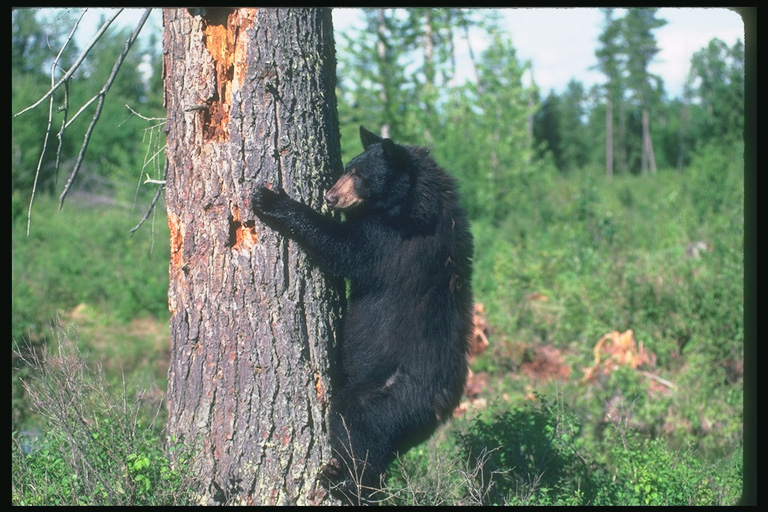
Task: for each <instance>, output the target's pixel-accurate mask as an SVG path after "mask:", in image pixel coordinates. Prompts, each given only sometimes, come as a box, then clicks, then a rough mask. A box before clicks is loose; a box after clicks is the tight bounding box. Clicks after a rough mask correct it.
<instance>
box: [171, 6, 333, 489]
mask: <svg viewBox="0 0 768 512" xmlns="http://www.w3.org/2000/svg"><path fill="white" fill-rule="evenodd" d="M163 23H164V35H163V53H164V56H163V64H164V80H165V102H166V108H167V111H168V119H167V127H166V129H167V149H166V154H167V158H168V175H167V183H166V190H167V191H166V203H167V208H168V224H169V227H170V231H171V262H170V269H169V272H170V289H169V291H168V305H169V309H170V312H171V340H172V341H171V343H172V346H171V363H170V369H169V375H168V380H169V382H168V411H169V428H168V432H169V435H170V436H171V439H172V440H173V441H174V442H175V443H177V444H182V445H183V447H184V448H185V450H186V451H187V452H188V454H189V455H191V459H190V460H191V462H190V464H191V466H190V468H189V471H191V472H192V476H193V477H194V478H195V479H196V481H197V482H198V486H197V489H196V491H197V492H199V493H200V498H201V499H200V501H201V503H203V504H222V503H246V504H312V503H318V502H322V503H330V502H331V498H330V496H324V493H323V492H322V491H319V492H315V490H314V486H315V478H316V475H317V473H318V471H319V469H320V468H321V467H322V465H323V464H324V463H326V462H327V461H328V460H329V459H330V457H331V452H330V446H329V442H328V438H327V437H328V436H327V431H326V428H327V419H328V418H327V416H328V412H329V402H328V401H329V395H330V388H329V360H330V358H331V357H333V354H332V347H333V345H334V336H335V333H336V332H337V327H338V319H339V311H340V307H341V305H342V301H343V297H344V287H343V282H339V281H329V280H326V278H325V277H324V276H323V275H321V274H320V273H319V271H318V270H317V269H316V268H315V267H313V266H310V265H309V264H308V263H307V262H306V260H305V255H304V254H303V253H301V252H300V251H299V249H298V248H297V246H296V245H294V244H292V243H290V242H288V241H287V240H286V239H283V238H282V237H279V236H277V235H276V234H275V233H274V232H273V231H272V230H270V229H268V228H266V227H264V226H263V225H262V224H261V223H260V222H258V221H256V220H255V219H256V217H255V215H254V214H253V212H252V208H251V199H250V198H251V194H252V190H253V189H254V188H255V186H256V185H258V184H261V183H264V182H269V183H273V184H275V185H281V186H282V187H284V188H285V189H286V191H288V193H289V194H290V195H291V196H292V197H296V198H300V199H301V200H302V201H304V202H306V203H308V204H310V205H312V206H314V207H318V206H319V205H320V204H321V202H322V194H323V191H324V190H326V189H327V188H328V187H329V186H330V184H331V183H332V178H333V176H332V175H333V174H334V171H337V170H338V169H340V168H341V155H340V144H339V136H338V119H337V113H336V98H335V82H336V78H335V55H334V44H333V35H332V33H333V32H332V25H331V14H330V10H328V9H223V8H217V9H166V10H165V11H164V14H163ZM329 350H331V352H330V353H329Z"/></svg>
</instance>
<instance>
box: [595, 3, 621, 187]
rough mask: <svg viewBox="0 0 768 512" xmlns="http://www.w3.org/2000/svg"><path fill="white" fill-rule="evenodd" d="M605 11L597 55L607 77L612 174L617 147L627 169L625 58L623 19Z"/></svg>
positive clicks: (607, 161)
mask: <svg viewBox="0 0 768 512" xmlns="http://www.w3.org/2000/svg"><path fill="white" fill-rule="evenodd" d="M601 10H602V12H603V16H605V21H604V23H605V27H604V29H603V32H602V33H601V34H600V36H599V37H598V41H599V45H598V47H597V50H596V51H595V56H596V57H597V60H598V65H597V68H598V70H600V71H601V72H602V73H603V74H604V75H605V76H606V82H605V84H604V85H603V90H604V94H605V171H606V174H607V176H608V177H611V176H613V172H614V163H615V156H614V155H615V153H614V150H615V149H618V152H617V153H616V154H617V155H618V159H619V167H620V168H621V169H622V170H626V168H627V158H626V153H625V152H624V148H625V145H624V135H625V128H626V115H625V113H626V110H625V108H624V101H623V100H624V81H623V76H622V69H623V65H624V64H623V61H622V40H621V21H620V20H616V19H614V18H613V11H614V10H613V9H612V8H608V9H601ZM617 113H618V116H617ZM617 117H618V120H619V123H618V132H617V131H615V130H614V120H615V119H616V118H617ZM616 135H618V137H617V136H616ZM616 142H617V143H618V144H616Z"/></svg>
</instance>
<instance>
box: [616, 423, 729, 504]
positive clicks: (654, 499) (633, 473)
mask: <svg viewBox="0 0 768 512" xmlns="http://www.w3.org/2000/svg"><path fill="white" fill-rule="evenodd" d="M603 445H604V446H605V447H606V448H607V449H606V451H605V452H604V453H605V454H606V455H605V457H604V458H605V460H606V464H607V466H608V468H609V471H610V478H611V479H612V480H613V481H614V482H616V483H617V485H616V491H615V499H616V500H617V501H616V502H615V503H618V504H622V505H643V506H666V505H683V506H686V505H687V506H694V505H735V504H736V503H737V501H738V500H739V498H740V497H741V475H742V463H741V452H740V451H735V452H734V453H733V455H732V456H731V457H729V458H727V459H724V460H719V461H716V462H714V463H703V462H701V460H700V459H699V458H697V457H696V456H695V454H694V453H692V452H690V451H688V450H677V451H673V450H670V449H669V448H668V446H667V445H666V443H665V442H664V441H663V440H661V439H647V438H642V437H641V436H639V435H638V434H637V433H635V432H632V431H625V430H623V429H621V428H618V427H610V428H609V429H608V432H607V434H606V438H605V440H604V442H603Z"/></svg>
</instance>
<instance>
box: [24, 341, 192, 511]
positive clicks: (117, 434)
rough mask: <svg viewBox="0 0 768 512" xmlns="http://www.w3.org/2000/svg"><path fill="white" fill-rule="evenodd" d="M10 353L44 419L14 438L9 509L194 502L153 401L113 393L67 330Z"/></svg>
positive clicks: (121, 390) (181, 461) (120, 391)
mask: <svg viewBox="0 0 768 512" xmlns="http://www.w3.org/2000/svg"><path fill="white" fill-rule="evenodd" d="M15 351H16V357H17V358H18V360H19V361H23V362H24V363H25V364H26V368H27V375H28V377H29V380H28V381H26V382H25V388H26V390H27V393H28V395H29V397H30V399H31V400H30V402H31V406H32V407H33V409H34V410H35V412H36V413H37V414H38V415H39V417H40V418H42V420H43V422H42V424H41V425H40V426H39V427H38V429H35V430H28V431H24V432H13V433H12V456H11V458H12V482H11V502H12V504H14V505H102V506H103V505H176V504H192V502H193V496H192V495H191V493H190V492H189V490H188V489H189V488H190V487H189V485H188V477H187V474H186V472H185V471H184V467H183V466H184V457H183V455H182V454H179V455H177V456H176V457H175V458H176V461H177V462H176V464H175V465H172V464H171V463H170V461H169V457H168V454H167V453H166V451H165V449H164V448H163V443H162V442H161V440H160V439H161V432H162V430H161V429H160V428H159V427H158V423H161V422H162V418H161V417H160V410H161V408H160V403H159V402H158V401H153V400H151V399H147V394H144V396H142V395H136V396H133V397H131V396H128V393H127V392H126V389H125V385H123V386H122V388H119V389H114V388H113V387H112V386H111V385H110V384H109V383H108V382H107V380H106V379H105V378H104V375H103V373H102V371H101V369H100V368H97V369H95V370H92V369H91V368H89V367H88V366H87V365H86V362H85V361H86V360H85V357H84V356H83V355H82V354H81V353H80V352H79V351H78V349H77V346H76V343H75V341H73V340H70V339H69V336H68V335H67V334H65V333H58V336H57V338H56V340H55V345H54V347H53V348H52V349H51V350H45V349H43V350H41V351H39V352H38V351H35V350H33V349H31V348H30V347H18V346H17V347H16V349H15Z"/></svg>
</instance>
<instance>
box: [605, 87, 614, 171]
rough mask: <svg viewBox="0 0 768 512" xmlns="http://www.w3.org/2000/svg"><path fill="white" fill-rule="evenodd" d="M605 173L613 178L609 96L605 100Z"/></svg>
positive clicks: (611, 124) (611, 122)
mask: <svg viewBox="0 0 768 512" xmlns="http://www.w3.org/2000/svg"><path fill="white" fill-rule="evenodd" d="M605 173H606V175H607V176H608V178H609V179H610V178H613V103H612V102H611V98H608V99H607V100H606V102H605Z"/></svg>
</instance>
